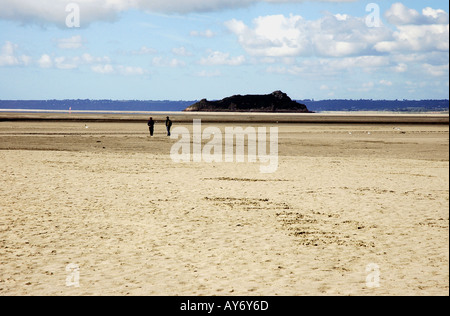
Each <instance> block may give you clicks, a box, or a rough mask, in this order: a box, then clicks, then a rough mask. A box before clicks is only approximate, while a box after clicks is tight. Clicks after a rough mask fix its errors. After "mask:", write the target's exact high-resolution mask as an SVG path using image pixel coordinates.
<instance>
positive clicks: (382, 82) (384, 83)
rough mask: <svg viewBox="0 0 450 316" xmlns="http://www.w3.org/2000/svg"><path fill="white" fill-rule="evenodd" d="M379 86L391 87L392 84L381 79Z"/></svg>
mask: <svg viewBox="0 0 450 316" xmlns="http://www.w3.org/2000/svg"><path fill="white" fill-rule="evenodd" d="M379 84H380V85H382V86H387V87H391V86H392V84H393V83H392V81H389V80H384V79H383V80H380V82H379Z"/></svg>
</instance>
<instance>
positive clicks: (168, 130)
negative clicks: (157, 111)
mask: <svg viewBox="0 0 450 316" xmlns="http://www.w3.org/2000/svg"><path fill="white" fill-rule="evenodd" d="M166 128H167V136H170V129H171V128H172V121H171V120H170V118H169V117H167V119H166Z"/></svg>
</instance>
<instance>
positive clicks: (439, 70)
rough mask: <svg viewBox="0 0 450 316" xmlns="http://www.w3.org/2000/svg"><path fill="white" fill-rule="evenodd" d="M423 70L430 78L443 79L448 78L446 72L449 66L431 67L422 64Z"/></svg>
mask: <svg viewBox="0 0 450 316" xmlns="http://www.w3.org/2000/svg"><path fill="white" fill-rule="evenodd" d="M422 67H423V69H424V70H425V72H426V73H428V74H429V75H431V76H434V77H443V76H447V78H448V71H449V65H448V64H447V65H431V64H423V65H422Z"/></svg>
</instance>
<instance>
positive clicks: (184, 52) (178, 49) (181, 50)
mask: <svg viewBox="0 0 450 316" xmlns="http://www.w3.org/2000/svg"><path fill="white" fill-rule="evenodd" d="M172 53H174V54H175V55H178V56H184V57H187V56H192V53H191V52H190V51H189V50H187V49H186V47H184V46H182V47H176V48H174V49H172Z"/></svg>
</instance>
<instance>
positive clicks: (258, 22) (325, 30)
mask: <svg viewBox="0 0 450 316" xmlns="http://www.w3.org/2000/svg"><path fill="white" fill-rule="evenodd" d="M225 26H226V27H227V28H228V29H229V30H230V31H231V32H232V33H234V34H235V35H236V36H237V38H238V42H239V43H240V44H241V45H242V47H243V48H244V49H245V50H246V51H247V52H248V53H249V54H250V55H253V56H264V57H296V56H303V57H304V56H326V57H345V56H357V55H361V54H365V53H374V52H375V50H374V49H373V46H374V45H375V44H376V43H378V42H379V41H381V40H387V39H390V34H391V31H390V30H389V29H387V28H386V27H379V28H368V27H367V26H366V24H365V19H363V18H355V17H350V16H348V15H345V16H344V15H337V16H336V15H326V16H325V17H323V18H321V19H319V20H316V21H307V20H305V19H303V18H302V17H301V16H296V15H290V16H288V17H286V16H284V15H271V16H264V17H258V18H256V19H254V20H253V27H249V26H247V25H246V24H245V23H244V22H242V21H238V20H235V19H233V20H230V21H227V22H226V23H225Z"/></svg>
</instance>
